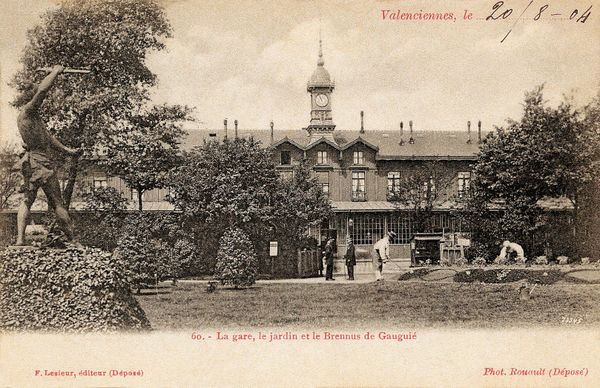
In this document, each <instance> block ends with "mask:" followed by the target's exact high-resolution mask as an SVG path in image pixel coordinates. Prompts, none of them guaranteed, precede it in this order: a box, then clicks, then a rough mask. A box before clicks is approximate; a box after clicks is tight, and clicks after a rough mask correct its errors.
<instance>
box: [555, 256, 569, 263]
mask: <svg viewBox="0 0 600 388" xmlns="http://www.w3.org/2000/svg"><path fill="white" fill-rule="evenodd" d="M556 261H558V264H560V265H567V264H569V258H568V257H567V256H558V257H557V258H556Z"/></svg>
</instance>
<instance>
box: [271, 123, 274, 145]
mask: <svg viewBox="0 0 600 388" xmlns="http://www.w3.org/2000/svg"><path fill="white" fill-rule="evenodd" d="M274 126H275V124H273V120H271V144H273V127H274Z"/></svg>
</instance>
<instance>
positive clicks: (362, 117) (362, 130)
mask: <svg viewBox="0 0 600 388" xmlns="http://www.w3.org/2000/svg"><path fill="white" fill-rule="evenodd" d="M360 133H365V112H364V111H362V110H361V111H360Z"/></svg>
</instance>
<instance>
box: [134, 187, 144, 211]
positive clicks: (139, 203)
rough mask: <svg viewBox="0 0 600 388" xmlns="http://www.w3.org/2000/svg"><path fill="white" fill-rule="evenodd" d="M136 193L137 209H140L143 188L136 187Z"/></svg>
mask: <svg viewBox="0 0 600 388" xmlns="http://www.w3.org/2000/svg"><path fill="white" fill-rule="evenodd" d="M135 191H137V195H138V210H139V211H142V197H143V196H144V190H141V189H136V190H135Z"/></svg>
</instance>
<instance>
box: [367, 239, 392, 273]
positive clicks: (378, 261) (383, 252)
mask: <svg viewBox="0 0 600 388" xmlns="http://www.w3.org/2000/svg"><path fill="white" fill-rule="evenodd" d="M394 237H396V233H394V232H387V235H386V236H385V237H384V238H382V239H381V240H379V241H377V242H376V243H375V245H374V246H373V253H372V256H373V269H374V270H375V279H376V280H382V279H383V263H385V262H387V261H388V260H389V259H390V239H393V238H394Z"/></svg>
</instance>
